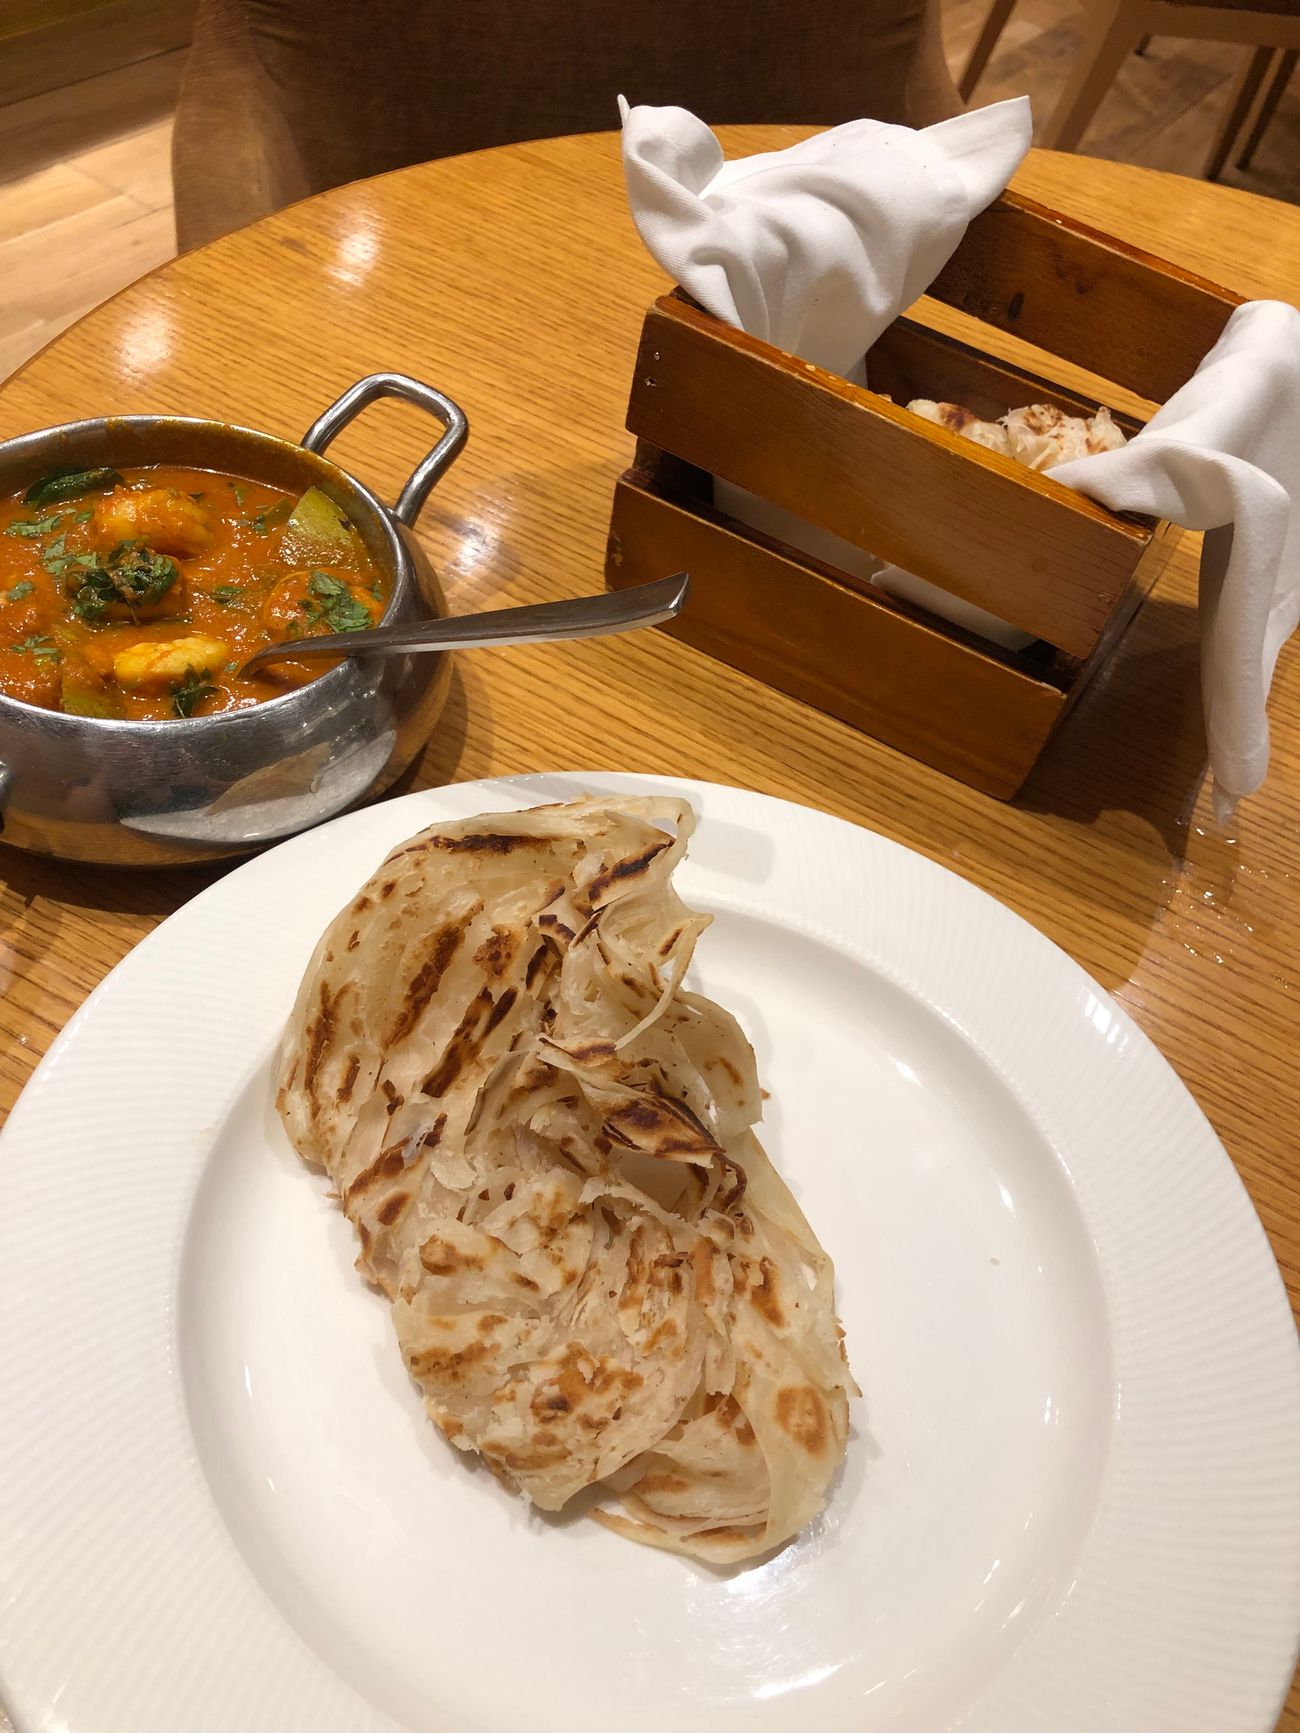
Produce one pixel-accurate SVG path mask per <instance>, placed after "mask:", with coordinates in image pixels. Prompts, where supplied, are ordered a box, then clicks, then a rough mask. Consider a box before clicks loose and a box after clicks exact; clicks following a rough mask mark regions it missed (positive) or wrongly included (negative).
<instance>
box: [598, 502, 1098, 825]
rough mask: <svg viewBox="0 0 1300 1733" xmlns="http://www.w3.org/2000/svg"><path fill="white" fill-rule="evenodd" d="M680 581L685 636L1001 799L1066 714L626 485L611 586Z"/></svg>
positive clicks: (799, 567) (958, 649) (887, 611)
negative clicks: (685, 590)
mask: <svg viewBox="0 0 1300 1733" xmlns="http://www.w3.org/2000/svg"><path fill="white" fill-rule="evenodd" d="M670 570H686V571H689V572H690V573H691V596H690V601H689V603H688V604H687V607H686V608H685V609H684V610H683V612H682V614H681V616H680V617H679V618H678V619H677V620H676V621H675V622H674V624H673V626H672V627H671V628H669V629H670V630H671V631H672V632H673V635H674V636H675V637H679V638H682V639H684V640H685V641H686V642H687V643H688V644H693V645H694V646H695V647H696V648H697V649H700V650H704V651H707V653H708V654H709V655H710V656H716V657H717V658H718V660H719V661H722V662H726V663H727V664H729V666H731V667H733V668H739V669H741V670H742V671H743V672H745V673H748V674H753V675H756V676H757V678H759V679H760V680H764V681H766V682H767V684H768V685H770V686H774V687H776V688H777V689H778V690H779V691H782V692H786V693H788V694H790V696H791V697H794V698H798V699H799V700H800V701H801V702H803V703H805V704H811V705H813V706H814V707H815V708H816V709H818V710H821V711H824V712H825V713H826V714H827V715H829V716H837V717H839V719H840V720H841V721H843V722H848V723H850V724H851V725H852V726H853V727H854V728H858V729H861V730H862V731H863V732H864V733H866V734H871V735H873V736H874V737H875V738H876V739H877V740H883V741H884V742H885V743H886V744H887V745H889V746H894V747H897V748H898V750H899V751H900V752H906V753H907V754H908V755H909V756H910V757H912V758H917V759H920V761H921V762H922V763H923V764H932V765H934V766H935V768H936V769H938V770H942V771H945V772H947V774H949V775H950V776H955V777H958V778H959V779H960V780H961V781H962V782H965V783H969V784H970V786H971V787H972V788H978V789H980V790H982V791H983V792H984V793H985V794H992V795H996V796H997V797H998V798H999V799H1002V800H1008V799H1010V798H1011V796H1012V795H1013V794H1015V792H1016V790H1017V789H1018V788H1019V787H1020V785H1021V783H1022V782H1023V781H1024V779H1025V777H1026V775H1027V774H1028V772H1029V770H1030V768H1031V766H1032V765H1033V763H1034V760H1035V759H1036V758H1037V756H1038V753H1039V752H1040V751H1041V749H1042V746H1043V743H1044V742H1045V741H1046V739H1047V737H1048V735H1049V734H1050V733H1051V731H1052V728H1053V726H1054V724H1055V723H1056V720H1057V718H1058V717H1059V716H1060V714H1061V712H1062V711H1063V709H1064V707H1065V694H1064V692H1063V691H1062V690H1061V689H1060V687H1059V686H1056V685H1054V684H1053V683H1051V682H1050V681H1048V680H1045V679H1043V680H1039V679H1035V678H1034V677H1033V676H1032V675H1030V674H1028V673H1025V672H1024V671H1022V670H1021V669H1019V668H1015V667H1012V666H1010V665H1009V664H1007V663H1005V662H1002V661H1000V660H997V659H995V658H994V657H993V656H989V655H985V654H984V653H983V652H982V651H980V650H977V649H974V648H973V647H972V646H971V645H969V644H967V643H964V642H961V641H959V640H958V639H957V638H956V637H955V636H952V635H948V634H946V633H944V632H942V631H940V630H937V629H935V628H933V627H930V626H927V625H925V624H923V623H922V622H921V621H920V620H919V619H917V618H915V617H912V616H911V615H910V614H909V613H908V612H907V611H906V610H905V609H903V608H900V607H898V606H897V605H895V604H893V603H891V602H890V601H889V600H888V599H887V598H886V597H884V596H883V595H882V594H880V593H879V592H873V593H872V594H869V595H863V594H860V593H859V592H858V591H856V590H853V589H850V588H849V587H848V586H847V585H844V584H840V583H838V582H836V580H835V579H834V578H833V577H831V576H830V574H829V573H824V572H821V571H816V570H813V569H812V568H811V567H809V566H807V565H805V564H804V562H803V561H802V560H800V561H795V560H793V559H789V558H787V557H785V556H784V555H782V554H780V553H778V552H777V551H776V549H775V548H774V547H772V546H770V545H766V544H765V539H764V538H762V537H759V536H757V535H753V534H750V533H748V532H745V531H742V530H741V528H740V527H739V526H738V525H735V524H731V523H730V522H729V521H728V520H726V519H724V518H722V517H721V516H719V515H717V514H715V513H713V512H709V511H705V510H703V509H701V508H698V507H690V508H688V507H686V506H683V505H679V504H677V503H675V502H673V501H671V500H668V499H665V498H663V497H661V496H660V495H659V494H657V493H656V492H654V491H653V489H652V488H651V487H649V486H647V485H646V484H645V482H644V481H643V480H642V479H641V478H639V477H637V476H635V475H631V474H629V475H625V476H624V477H623V478H622V480H621V481H620V482H619V483H618V484H617V487H616V488H615V493H614V513H613V518H612V521H611V524H610V538H609V553H608V562H607V566H606V572H607V576H608V579H609V583H610V585H611V587H621V586H623V585H626V584H638V583H643V582H645V581H647V580H648V579H649V578H651V577H659V576H662V574H663V573H664V572H666V571H670Z"/></svg>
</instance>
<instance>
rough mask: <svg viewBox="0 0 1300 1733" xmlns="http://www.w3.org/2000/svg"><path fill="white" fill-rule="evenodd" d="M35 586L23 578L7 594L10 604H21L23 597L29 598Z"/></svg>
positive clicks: (28, 579)
mask: <svg viewBox="0 0 1300 1733" xmlns="http://www.w3.org/2000/svg"><path fill="white" fill-rule="evenodd" d="M35 588H36V585H35V584H34V583H33V582H32V580H31V579H30V578H23V579H22V580H21V581H20V582H19V583H16V584H15V585H14V587H13V588H12V589H11V590H10V591H9V592H8V595H9V600H10V601H11V602H21V601H22V599H23V597H24V596H30V595H31V593H32V591H33V590H34V589H35Z"/></svg>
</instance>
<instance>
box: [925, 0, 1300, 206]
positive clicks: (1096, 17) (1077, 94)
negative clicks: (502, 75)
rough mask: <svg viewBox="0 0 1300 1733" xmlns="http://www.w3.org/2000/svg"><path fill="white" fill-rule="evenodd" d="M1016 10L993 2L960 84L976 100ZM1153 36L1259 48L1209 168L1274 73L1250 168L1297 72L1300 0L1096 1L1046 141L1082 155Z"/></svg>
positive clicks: (1250, 149) (1251, 146) (1215, 169)
mask: <svg viewBox="0 0 1300 1733" xmlns="http://www.w3.org/2000/svg"><path fill="white" fill-rule="evenodd" d="M1014 5H1015V0H993V4H992V6H991V7H990V8H989V13H988V16H987V17H986V19H985V20H984V26H983V29H982V30H981V31H980V34H979V36H978V38H977V40H976V42H975V46H974V48H973V49H972V51H971V56H970V59H969V60H968V62H967V64H966V68H965V70H964V72H963V73H962V75H961V77H960V79H959V80H958V82H957V89H958V91H959V93H960V94H961V96H962V99H963V100H967V99H969V97H970V95H971V93H972V91H973V90H974V88H975V85H976V84H977V83H978V81H979V77H980V74H981V73H982V72H983V70H984V68H985V66H986V65H987V63H988V59H989V56H990V55H991V54H992V52H993V50H994V48H995V47H996V45H997V41H998V38H999V37H1000V36H1001V34H1002V31H1003V29H1004V28H1005V26H1006V22H1007V20H1008V18H1009V17H1010V16H1011V11H1012V8H1013V7H1014ZM1152 36H1181V37H1187V38H1191V39H1194V40H1200V41H1210V42H1232V43H1241V44H1243V45H1245V46H1250V47H1253V48H1254V50H1255V52H1254V54H1253V55H1252V56H1251V57H1250V60H1249V61H1248V62H1247V63H1246V65H1245V66H1244V67H1243V69H1242V71H1241V74H1240V76H1239V77H1238V79H1237V81H1236V84H1235V85H1234V87H1233V92H1232V96H1231V98H1230V100H1229V103H1228V108H1227V112H1226V114H1225V116H1224V119H1223V123H1222V125H1221V126H1220V128H1219V131H1218V134H1217V135H1216V137H1215V139H1214V142H1213V144H1212V145H1211V148H1210V153H1209V157H1208V159H1207V161H1206V165H1205V173H1206V174H1207V176H1209V178H1211V179H1213V178H1214V177H1215V176H1216V175H1217V174H1218V173H1219V171H1220V170H1221V169H1222V167H1223V165H1224V163H1225V162H1226V161H1227V159H1228V154H1229V152H1230V151H1231V149H1232V144H1233V140H1234V139H1235V138H1236V136H1237V134H1238V132H1239V131H1240V130H1241V127H1242V126H1243V124H1244V123H1245V121H1246V118H1247V116H1248V115H1249V113H1250V111H1251V107H1252V104H1253V103H1254V102H1255V99H1256V97H1257V96H1258V95H1259V91H1260V87H1261V85H1262V84H1263V83H1264V80H1265V78H1266V77H1267V76H1268V74H1269V71H1270V68H1272V71H1273V76H1272V79H1271V81H1270V83H1269V86H1268V89H1267V91H1266V93H1265V95H1264V98H1263V100H1262V102H1261V103H1260V105H1259V108H1258V110H1257V112H1256V117H1255V123H1254V125H1253V127H1252V128H1251V132H1250V137H1249V139H1248V142H1247V144H1246V146H1245V149H1244V150H1243V152H1242V158H1241V166H1243V167H1244V166H1245V165H1246V163H1248V162H1249V161H1250V158H1251V157H1252V156H1253V155H1254V152H1255V150H1256V149H1257V148H1258V145H1259V141H1260V139H1261V138H1262V137H1263V134H1264V129H1265V128H1266V127H1267V125H1268V123H1269V120H1270V119H1271V118H1272V115H1273V111H1274V110H1275V109H1276V107H1277V104H1278V102H1279V101H1280V99H1281V96H1282V92H1283V90H1284V89H1285V88H1286V84H1287V80H1288V79H1289V78H1290V76H1291V73H1292V71H1293V70H1294V67H1295V62H1296V56H1297V51H1300V0H1091V4H1090V5H1089V7H1088V36H1087V40H1086V42H1085V44H1084V50H1083V53H1082V54H1081V55H1080V57H1079V62H1078V65H1077V66H1076V67H1075V68H1074V71H1073V72H1072V74H1071V76H1070V81H1069V83H1068V85H1067V86H1066V88H1065V91H1064V93H1063V94H1062V96H1061V98H1060V101H1059V102H1058V103H1057V105H1056V108H1055V109H1054V110H1053V112H1052V115H1051V117H1050V118H1049V120H1048V122H1047V124H1046V126H1045V127H1044V129H1043V133H1042V137H1041V139H1040V140H1039V142H1040V143H1041V144H1043V145H1045V146H1046V147H1047V148H1048V149H1049V150H1074V149H1075V148H1076V146H1077V145H1078V143H1079V141H1080V139H1081V138H1082V137H1083V135H1084V133H1085V132H1086V130H1087V127H1088V123H1089V121H1091V119H1092V117H1093V115H1094V114H1095V113H1096V112H1097V109H1098V107H1099V106H1100V105H1101V101H1102V98H1103V97H1104V96H1105V95H1106V92H1107V91H1108V90H1109V89H1110V86H1111V84H1112V82H1113V81H1114V79H1115V75H1116V73H1117V72H1118V71H1119V69H1120V67H1121V66H1122V65H1123V63H1124V61H1125V59H1126V58H1127V56H1128V55H1129V54H1131V53H1133V52H1134V51H1135V50H1136V51H1137V52H1138V53H1142V52H1143V51H1144V49H1145V47H1146V44H1147V43H1148V42H1149V41H1150V39H1151V37H1152Z"/></svg>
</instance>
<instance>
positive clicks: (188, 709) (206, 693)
mask: <svg viewBox="0 0 1300 1733" xmlns="http://www.w3.org/2000/svg"><path fill="white" fill-rule="evenodd" d="M215 691H216V687H215V686H214V685H213V684H212V682H211V681H210V680H207V679H205V678H204V677H203V675H201V674H198V673H196V672H195V670H194V669H193V668H187V669H186V670H185V678H184V679H183V680H182V681H180V683H179V684H178V685H176V686H173V687H172V709H173V710H174V711H175V712H176V714H177V715H178V716H193V714H194V708H195V706H196V705H197V704H199V703H201V702H202V700H203V699H204V698H210V697H211V696H212V694H213V693H214V692H215Z"/></svg>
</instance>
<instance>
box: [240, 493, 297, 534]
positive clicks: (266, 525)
mask: <svg viewBox="0 0 1300 1733" xmlns="http://www.w3.org/2000/svg"><path fill="white" fill-rule="evenodd" d="M292 510H293V501H292V500H289V499H282V500H280V501H279V502H278V503H277V504H275V505H269V506H267V507H266V509H265V511H259V512H257V513H255V514H254V516H252V517H241V518H240V520H239V521H240V523H241V524H242V525H243V526H244V528H245V529H248V530H252V532H253V534H254V535H258V536H264V535H269V534H270V532H271V531H272V530H273V529H274V528H275V527H276V525H277V524H282V523H284V522H285V520H286V519H287V518H288V516H289V514H290V513H291V512H292Z"/></svg>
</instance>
